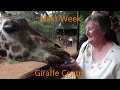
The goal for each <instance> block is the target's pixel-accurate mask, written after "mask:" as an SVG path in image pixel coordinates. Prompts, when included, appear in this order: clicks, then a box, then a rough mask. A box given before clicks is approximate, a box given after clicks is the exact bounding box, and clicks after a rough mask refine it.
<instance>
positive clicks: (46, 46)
mask: <svg viewBox="0 0 120 90" xmlns="http://www.w3.org/2000/svg"><path fill="white" fill-rule="evenodd" d="M0 49H1V50H5V51H6V53H7V57H8V58H10V59H14V60H19V61H31V60H35V61H40V62H45V63H47V64H49V65H50V66H52V67H54V66H59V65H60V64H63V63H64V62H66V61H68V62H69V59H70V55H69V53H67V52H65V51H64V50H62V48H61V47H60V46H59V45H57V44H55V43H54V42H53V41H51V40H50V39H48V38H47V37H45V36H43V35H42V34H40V33H39V32H37V31H35V30H33V29H32V28H31V27H30V25H29V24H28V22H27V21H26V19H24V18H18V19H16V18H14V17H13V16H12V15H9V14H7V13H6V12H4V11H1V12H0Z"/></svg>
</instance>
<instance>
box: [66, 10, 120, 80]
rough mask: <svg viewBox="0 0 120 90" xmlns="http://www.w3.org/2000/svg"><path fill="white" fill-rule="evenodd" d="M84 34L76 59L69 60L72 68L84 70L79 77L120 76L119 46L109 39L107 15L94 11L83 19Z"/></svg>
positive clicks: (106, 77)
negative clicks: (86, 38) (84, 38)
mask: <svg viewBox="0 0 120 90" xmlns="http://www.w3.org/2000/svg"><path fill="white" fill-rule="evenodd" d="M85 25H86V36H87V37H88V40H87V41H86V42H84V43H83V44H82V46H81V49H80V51H79V55H78V57H77V59H76V61H75V60H74V59H72V60H71V62H70V64H68V65H67V66H70V67H71V69H72V70H74V71H76V70H79V71H81V72H85V75H84V76H81V75H80V76H78V78H79V79H118V78H120V47H119V46H118V45H117V44H115V43H114V42H112V41H111V39H110V37H109V32H110V28H111V22H110V18H109V16H108V15H106V14H104V13H101V12H99V13H96V14H92V15H90V16H89V17H88V18H86V20H85Z"/></svg>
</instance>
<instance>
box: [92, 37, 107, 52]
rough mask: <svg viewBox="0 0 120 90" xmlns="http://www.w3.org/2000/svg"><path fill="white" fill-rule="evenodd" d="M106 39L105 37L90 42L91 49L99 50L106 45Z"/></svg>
mask: <svg viewBox="0 0 120 90" xmlns="http://www.w3.org/2000/svg"><path fill="white" fill-rule="evenodd" d="M107 43H108V41H107V40H106V39H103V40H101V41H99V42H97V43H94V44H92V47H93V50H94V51H101V50H102V49H103V48H104V46H106V45H107Z"/></svg>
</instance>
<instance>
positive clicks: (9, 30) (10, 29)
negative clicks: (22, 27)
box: [3, 25, 17, 34]
mask: <svg viewBox="0 0 120 90" xmlns="http://www.w3.org/2000/svg"><path fill="white" fill-rule="evenodd" d="M3 30H4V31H5V32H6V33H8V34H10V33H13V32H15V31H17V28H15V27H13V26H12V25H5V26H3Z"/></svg>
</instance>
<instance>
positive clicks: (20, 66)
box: [0, 43, 76, 79]
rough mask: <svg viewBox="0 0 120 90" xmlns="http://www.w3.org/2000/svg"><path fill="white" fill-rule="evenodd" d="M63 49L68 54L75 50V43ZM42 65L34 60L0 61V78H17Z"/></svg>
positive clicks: (42, 64)
mask: <svg viewBox="0 0 120 90" xmlns="http://www.w3.org/2000/svg"><path fill="white" fill-rule="evenodd" d="M64 50H65V51H67V52H68V53H70V54H71V53H74V52H75V51H76V43H74V44H73V46H72V47H68V48H65V47H64ZM44 65H46V64H45V63H41V62H35V61H29V62H22V63H9V62H8V61H4V62H0V79H18V78H19V77H20V76H21V75H23V74H25V73H27V72H29V71H31V70H34V69H37V68H39V67H42V66H44Z"/></svg>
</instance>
